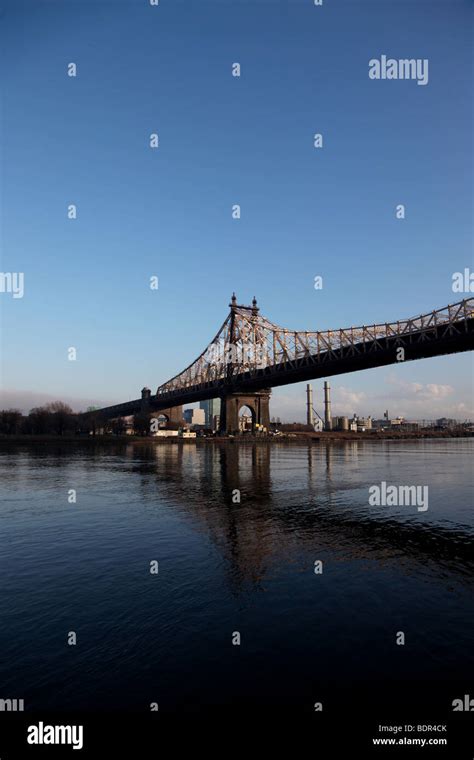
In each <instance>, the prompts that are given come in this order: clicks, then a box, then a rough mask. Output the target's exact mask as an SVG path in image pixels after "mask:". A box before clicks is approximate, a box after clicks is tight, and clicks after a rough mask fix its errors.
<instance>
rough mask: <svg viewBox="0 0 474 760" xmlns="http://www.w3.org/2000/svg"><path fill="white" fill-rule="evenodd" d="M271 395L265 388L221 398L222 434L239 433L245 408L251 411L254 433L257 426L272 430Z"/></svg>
mask: <svg viewBox="0 0 474 760" xmlns="http://www.w3.org/2000/svg"><path fill="white" fill-rule="evenodd" d="M270 395H271V390H270V389H269V388H264V389H263V390H260V391H255V392H254V393H251V392H250V393H249V392H248V391H247V392H244V393H229V394H227V395H226V396H222V397H221V415H220V432H221V433H224V434H227V435H229V433H232V434H235V433H238V432H239V412H240V410H241V409H242V407H243V406H246V407H248V408H249V409H250V412H251V415H252V431H253V430H254V429H255V425H263V426H264V427H265V428H266V429H267V430H269V429H270Z"/></svg>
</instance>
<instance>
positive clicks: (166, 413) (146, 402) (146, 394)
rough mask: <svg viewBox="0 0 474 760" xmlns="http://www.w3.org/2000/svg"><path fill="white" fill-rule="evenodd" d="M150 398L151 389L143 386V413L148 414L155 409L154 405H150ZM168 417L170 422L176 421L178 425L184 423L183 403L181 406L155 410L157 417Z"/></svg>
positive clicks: (141, 404)
mask: <svg viewBox="0 0 474 760" xmlns="http://www.w3.org/2000/svg"><path fill="white" fill-rule="evenodd" d="M150 400H151V391H150V389H149V388H143V389H142V398H141V403H140V410H141V412H142V414H147V413H148V412H152V411H153V407H151V406H150ZM161 415H162V416H163V417H166V419H167V420H168V422H175V423H177V424H178V425H182V424H183V405H182V404H181V406H171V407H169V408H168V409H160V410H159V411H157V412H155V416H156V417H160V416H161Z"/></svg>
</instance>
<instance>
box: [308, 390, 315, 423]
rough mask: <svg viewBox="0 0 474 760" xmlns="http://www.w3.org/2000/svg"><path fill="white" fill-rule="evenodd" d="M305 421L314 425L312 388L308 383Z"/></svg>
mask: <svg viewBox="0 0 474 760" xmlns="http://www.w3.org/2000/svg"><path fill="white" fill-rule="evenodd" d="M306 422H307V424H308V425H311V427H314V414H313V389H312V387H311V385H310V384H309V383H308V384H307V386H306Z"/></svg>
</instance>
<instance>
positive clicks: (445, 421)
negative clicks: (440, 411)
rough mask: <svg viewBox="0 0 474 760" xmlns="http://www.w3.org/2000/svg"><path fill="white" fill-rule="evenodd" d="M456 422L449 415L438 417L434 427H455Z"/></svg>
mask: <svg viewBox="0 0 474 760" xmlns="http://www.w3.org/2000/svg"><path fill="white" fill-rule="evenodd" d="M458 424H459V423H458V421H457V420H453V419H450V418H449V417H440V418H439V419H438V420H436V427H440V428H452V427H456V425H458Z"/></svg>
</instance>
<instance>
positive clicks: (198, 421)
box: [184, 409, 206, 425]
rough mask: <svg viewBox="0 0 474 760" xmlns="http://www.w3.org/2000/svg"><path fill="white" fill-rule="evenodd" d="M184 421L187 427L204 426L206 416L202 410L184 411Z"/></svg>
mask: <svg viewBox="0 0 474 760" xmlns="http://www.w3.org/2000/svg"><path fill="white" fill-rule="evenodd" d="M184 419H185V422H187V423H188V425H205V424H206V414H205V411H204V409H185V410H184Z"/></svg>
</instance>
